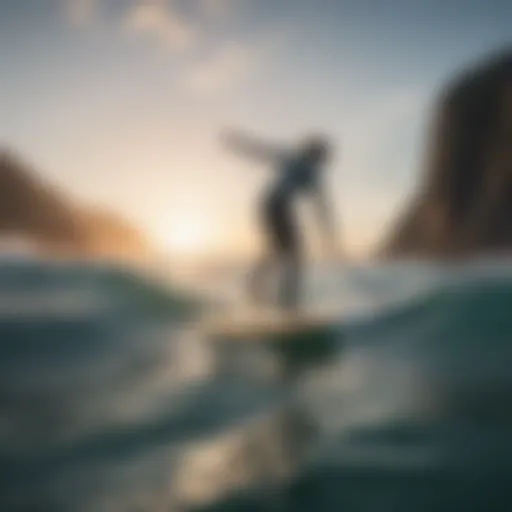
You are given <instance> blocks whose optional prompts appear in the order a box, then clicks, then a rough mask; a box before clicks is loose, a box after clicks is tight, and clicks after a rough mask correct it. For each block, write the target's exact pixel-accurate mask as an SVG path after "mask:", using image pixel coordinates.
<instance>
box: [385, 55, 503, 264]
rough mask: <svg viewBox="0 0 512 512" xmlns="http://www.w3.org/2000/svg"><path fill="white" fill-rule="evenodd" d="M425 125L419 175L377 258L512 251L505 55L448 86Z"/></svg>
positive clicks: (459, 77) (474, 68)
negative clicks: (429, 123)
mask: <svg viewBox="0 0 512 512" xmlns="http://www.w3.org/2000/svg"><path fill="white" fill-rule="evenodd" d="M433 121H434V126H433V132H432V134H431V139H430V141H429V142H430V147H429V148H428V149H429V150H428V152H427V154H428V160H427V162H426V169H425V174H424V176H423V179H422V181H421V183H420V184H419V190H418V192H417V193H416V195H415V197H414V198H413V200H412V201H411V203H410V204H409V205H408V207H407V208H406V210H405V212H404V213H403V214H402V215H401V216H400V217H399V221H398V223H397V225H396V226H395V229H394V230H393V232H392V234H391V236H390V237H389V238H388V239H387V240H386V242H385V246H384V254H385V255H390V256H405V257H464V256H468V255H473V254H476V253H482V252H496V251H500V250H510V249H512V48H508V49H507V50H504V51H501V52H500V53H499V54H494V55H492V56H490V57H488V58H486V59H484V60H482V61H480V62H477V63H476V64H475V65H474V66H473V67H472V68H471V69H467V70H465V71H464V72H463V73H461V74H460V75H458V76H457V77H456V79H455V80H453V82H452V83H450V84H448V87H447V88H446V89H445V90H444V91H443V92H442V94H441V98H440V101H439V107H438V110H437V113H436V117H435V119H434V120H433Z"/></svg>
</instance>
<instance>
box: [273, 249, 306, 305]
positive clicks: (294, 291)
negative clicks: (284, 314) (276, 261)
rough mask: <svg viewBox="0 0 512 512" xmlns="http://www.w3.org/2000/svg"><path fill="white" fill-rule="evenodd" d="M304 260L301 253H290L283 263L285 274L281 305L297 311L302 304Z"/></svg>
mask: <svg viewBox="0 0 512 512" xmlns="http://www.w3.org/2000/svg"><path fill="white" fill-rule="evenodd" d="M302 270H303V269H302V261H301V258H300V255H299V253H289V254H287V255H286V257H285V259H284V263H283V274H282V277H281V286H280V294H279V303H280V306H281V307H282V308H284V309H287V310H291V311H296V310H297V309H299V307H300V305H301V296H302Z"/></svg>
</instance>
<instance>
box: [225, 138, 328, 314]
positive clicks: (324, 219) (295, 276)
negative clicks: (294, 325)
mask: <svg viewBox="0 0 512 512" xmlns="http://www.w3.org/2000/svg"><path fill="white" fill-rule="evenodd" d="M224 135H225V136H224V142H225V143H226V145H227V146H228V147H229V148H230V149H232V150H234V151H236V152H237V153H239V154H241V155H243V156H248V157H251V158H253V159H257V160H259V161H262V162H265V163H269V164H272V165H273V167H274V168H275V170H276V174H277V176H276V179H275V180H274V181H273V183H272V185H271V186H270V188H269V190H267V192H266V193H265V194H264V195H263V198H262V200H261V203H260V215H261V220H262V223H263V228H264V230H265V232H266V235H267V236H266V245H267V247H266V251H265V253H264V255H263V257H262V258H261V260H260V261H259V262H258V263H257V265H256V266H255V269H254V272H253V273H252V276H251V280H250V283H249V289H250V292H251V295H252V298H253V299H254V300H256V301H257V302H258V303H262V302H264V298H265V297H264V296H265V294H264V290H265V284H266V277H268V272H269V271H270V270H271V268H272V266H273V265H275V264H277V265H279V266H280V267H281V270H282V272H281V278H280V282H279V291H278V302H279V305H280V306H281V307H282V308H285V309H288V310H289V309H292V310H294V309H296V308H298V307H299V305H300V298H301V282H302V277H303V259H304V258H303V256H304V255H303V247H302V237H301V231H302V230H301V229H300V226H299V223H298V222H297V215H296V212H295V210H294V203H295V199H296V198H297V197H298V196H299V195H301V194H302V193H307V195H308V196H310V197H311V198H313V199H314V204H315V205H316V210H317V213H318V218H319V221H320V227H321V228H322V231H323V234H324V237H323V238H324V240H325V241H326V243H327V247H328V248H329V249H330V250H334V249H335V239H336V237H335V233H334V225H333V215H332V212H331V209H330V205H329V202H328V201H327V194H326V193H325V186H324V184H323V174H324V173H323V172H322V171H323V169H324V167H325V165H326V164H327V163H328V160H329V157H330V153H331V149H330V145H329V141H328V140H327V139H326V138H324V137H323V136H319V135H315V136H311V137H308V138H307V139H306V140H305V141H303V142H302V144H300V145H299V146H298V147H297V148H295V149H292V150H286V149H283V148H279V147H275V146H273V145H272V144H266V143H262V142H258V141H256V140H253V139H252V138H251V137H249V136H246V135H244V134H241V133H239V132H236V131H234V132H227V133H225V134H224Z"/></svg>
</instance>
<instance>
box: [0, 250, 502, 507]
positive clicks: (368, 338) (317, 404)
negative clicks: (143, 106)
mask: <svg viewBox="0 0 512 512" xmlns="http://www.w3.org/2000/svg"><path fill="white" fill-rule="evenodd" d="M165 273H166V270H165V271H163V270H162V269H155V272H150V271H148V270H147V269H146V270H144V271H143V270H133V269H129V268H126V267H125V268H123V267H117V266H115V265H106V264H104V265H99V264H98V265H93V264H90V263H80V262H72V263H69V262H68V263H65V262H52V261H43V260H38V259H33V258H24V259H20V258H9V257H5V258H3V259H2V260H1V262H0V511H2V512H10V511H13V512H17V511H23V512H61V511H70V512H146V511H147V512H163V511H166V512H189V511H190V512H199V511H204V512H207V511H208V512H213V511H233V512H234V511H236V512H246V511H253V512H259V511H267V510H272V511H283V512H295V511H297V512H306V511H307V512H309V511H311V512H331V511H338V510H339V511H346V512H388V511H389V512H398V511H404V512H405V511H407V512H423V511H425V512H426V511H433V512H441V511H443V512H444V511H447V512H448V511H450V512H452V511H482V512H484V511H485V512H487V511H489V512H492V511H510V510H512V438H511V434H510V430H511V427H512V406H511V404H512V372H511V371H510V368H511V362H512V314H511V311H512V309H511V305H512V264H510V263H508V262H507V261H506V260H475V261H472V262H468V263H465V264H445V265H434V264H426V263H420V262H392V263H386V264H384V263H382V264H370V263H368V264H360V265H357V264H351V265H348V264H347V265H345V266H343V265H341V266H337V267H334V266H331V267H328V266H326V267H323V268H316V269H314V271H312V272H311V274H310V275H309V276H308V287H307V289H308V296H307V300H308V305H309V308H310V309H311V310H315V308H318V309H322V308H323V309H325V308H328V309H330V311H331V314H332V318H333V320H332V322H329V323H328V325H327V323H326V325H325V329H324V331H323V334H322V336H323V338H325V337H326V336H327V337H328V338H329V341H330V345H329V346H330V352H329V353H328V355H327V356H326V357H323V358H320V359H319V358H315V357H311V359H307V358H306V360H305V361H302V366H301V368H300V371H299V372H298V373H296V374H295V375H294V377H293V378H290V379H283V378H282V375H281V374H280V370H279V366H278V361H277V359H278V355H277V353H276V352H275V351H274V350H272V347H269V346H268V345H263V344H252V345H250V344H248V343H244V342H243V340H240V343H235V344H230V345H228V344H221V343H216V342H214V341H213V340H212V339H211V337H210V336H208V335H207V334H205V333H204V332H203V331H202V330H201V328H200V325H201V319H202V318H203V316H204V315H205V314H210V315H212V314H214V315H228V314H229V312H230V311H231V310H233V309H234V308H235V307H236V306H237V305H239V304H240V302H241V297H240V295H239V293H240V290H241V289H242V284H243V282H242V279H243V275H242V274H240V272H233V273H232V274H231V275H230V273H229V272H227V273H225V274H224V275H222V276H217V278H215V277H214V276H212V277H210V278H208V279H206V278H204V277H203V278H202V280H199V281H198V282H195V283H190V285H186V284H184V283H180V285H179V286H178V284H177V283H173V281H172V280H170V279H166V280H165V281H164V280H163V279H162V278H161V276H162V275H163V274H165ZM322 327H323V326H322ZM313 338H314V337H313ZM324 341H325V339H324ZM314 342H315V339H311V340H309V343H310V344H311V345H312V344H314Z"/></svg>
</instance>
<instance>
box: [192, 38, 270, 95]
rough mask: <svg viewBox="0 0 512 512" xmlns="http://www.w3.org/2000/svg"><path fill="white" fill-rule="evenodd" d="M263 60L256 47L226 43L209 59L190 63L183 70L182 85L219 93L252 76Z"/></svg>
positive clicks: (206, 92) (199, 90)
mask: <svg viewBox="0 0 512 512" xmlns="http://www.w3.org/2000/svg"><path fill="white" fill-rule="evenodd" d="M259 64H260V56H259V55H258V52H257V51H255V50H254V49H251V48H249V47H248V46H244V45H243V44H240V43H226V44H224V45H223V46H221V47H220V48H219V49H217V50H216V51H215V52H213V53H212V54H211V55H210V56H209V57H207V58H206V59H204V60H202V61H199V62H196V63H193V64H190V65H189V66H188V67H187V68H186V69H185V70H184V72H183V76H182V85H183V86H184V87H185V88H186V89H187V90H189V91H191V92H194V93H199V94H214V93H219V92H222V91H225V90H228V89H231V88H233V87H235V86H237V85H240V84H241V83H242V82H244V81H246V80H247V79H249V78H250V76H251V75H252V74H253V73H254V71H255V70H256V68H257V67H258V65H259Z"/></svg>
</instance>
